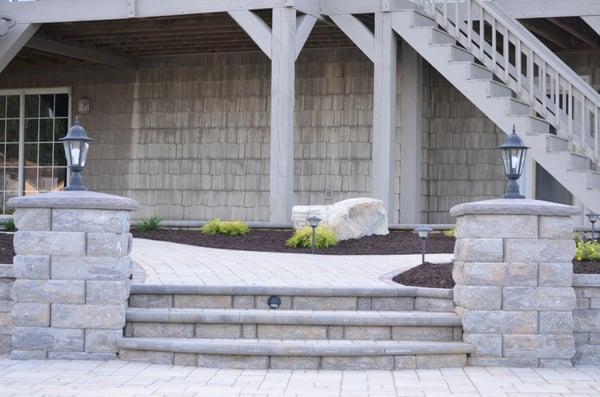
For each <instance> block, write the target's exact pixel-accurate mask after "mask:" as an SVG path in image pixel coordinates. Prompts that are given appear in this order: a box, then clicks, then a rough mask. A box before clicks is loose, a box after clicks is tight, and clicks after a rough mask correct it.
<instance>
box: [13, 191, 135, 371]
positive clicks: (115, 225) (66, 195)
mask: <svg viewBox="0 0 600 397" xmlns="http://www.w3.org/2000/svg"><path fill="white" fill-rule="evenodd" d="M9 205H11V206H13V207H14V208H15V213H14V218H15V223H16V226H17V229H18V232H17V233H16V234H15V238H14V248H15V253H16V256H15V258H14V275H15V282H14V286H13V291H12V292H13V299H14V306H13V307H12V320H13V333H12V351H11V357H12V358H15V359H44V358H49V359H102V360H104V359H112V358H115V357H116V353H117V345H116V342H117V340H118V339H119V338H121V337H122V333H123V327H124V326H125V310H126V306H127V299H128V297H129V287H130V275H131V260H130V258H129V253H130V250H131V234H129V222H130V213H131V211H133V210H135V209H136V208H137V203H136V202H135V201H133V200H130V199H127V198H123V197H118V196H112V195H106V194H101V193H94V192H58V193H49V194H42V195H38V196H30V197H19V198H15V199H11V201H10V202H9Z"/></svg>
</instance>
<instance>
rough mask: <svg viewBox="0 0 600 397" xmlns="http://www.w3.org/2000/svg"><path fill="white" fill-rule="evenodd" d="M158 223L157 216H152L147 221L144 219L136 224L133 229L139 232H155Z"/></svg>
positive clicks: (158, 225)
mask: <svg viewBox="0 0 600 397" xmlns="http://www.w3.org/2000/svg"><path fill="white" fill-rule="evenodd" d="M160 221H161V219H160V218H159V217H157V216H153V217H152V218H149V219H144V220H143V221H142V222H140V223H138V224H137V225H136V226H135V228H136V229H138V230H139V231H141V232H155V231H157V230H158V229H160Z"/></svg>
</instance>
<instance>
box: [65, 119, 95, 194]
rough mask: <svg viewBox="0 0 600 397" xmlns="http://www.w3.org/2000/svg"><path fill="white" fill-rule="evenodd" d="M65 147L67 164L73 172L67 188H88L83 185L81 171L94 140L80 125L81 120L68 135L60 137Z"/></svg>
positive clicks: (76, 121) (76, 122) (77, 121)
mask: <svg viewBox="0 0 600 397" xmlns="http://www.w3.org/2000/svg"><path fill="white" fill-rule="evenodd" d="M60 140H61V141H62V142H63V145H64V147H65V156H66V157H67V166H68V167H69V171H70V172H71V175H70V178H69V183H68V185H67V187H65V190H87V189H86V188H85V186H83V180H82V178H81V172H82V171H83V169H84V168H85V161H86V159H87V153H88V149H89V148H90V143H91V142H92V141H93V139H92V138H90V137H89V136H88V135H87V133H86V132H85V129H84V128H83V127H82V126H81V125H79V120H75V124H73V126H72V127H71V128H70V129H69V132H67V135H66V136H65V137H64V138H61V139H60Z"/></svg>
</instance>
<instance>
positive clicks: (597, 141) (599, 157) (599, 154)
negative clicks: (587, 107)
mask: <svg viewBox="0 0 600 397" xmlns="http://www.w3.org/2000/svg"><path fill="white" fill-rule="evenodd" d="M599 133H600V121H599V120H598V107H597V106H594V155H595V156H596V162H600V151H599V150H600V137H598V134H599Z"/></svg>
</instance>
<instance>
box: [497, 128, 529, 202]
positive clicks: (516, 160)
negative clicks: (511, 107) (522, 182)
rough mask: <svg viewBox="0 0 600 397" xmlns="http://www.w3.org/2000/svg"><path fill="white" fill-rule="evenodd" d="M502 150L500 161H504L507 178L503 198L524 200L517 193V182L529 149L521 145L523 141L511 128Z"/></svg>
mask: <svg viewBox="0 0 600 397" xmlns="http://www.w3.org/2000/svg"><path fill="white" fill-rule="evenodd" d="M498 148H499V149H501V150H502V160H503V161H504V173H505V174H506V177H507V178H508V183H507V184H506V193H505V194H504V198H508V199H522V198H525V196H523V195H522V194H521V193H520V192H519V184H518V183H517V180H518V179H519V178H520V177H521V175H522V174H523V168H524V167H525V158H526V156H527V149H529V147H527V146H525V145H524V144H523V141H522V140H521V138H519V136H518V135H517V132H516V129H515V126H513V132H512V134H510V135H509V136H508V138H506V141H504V143H503V144H502V145H500V146H498Z"/></svg>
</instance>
